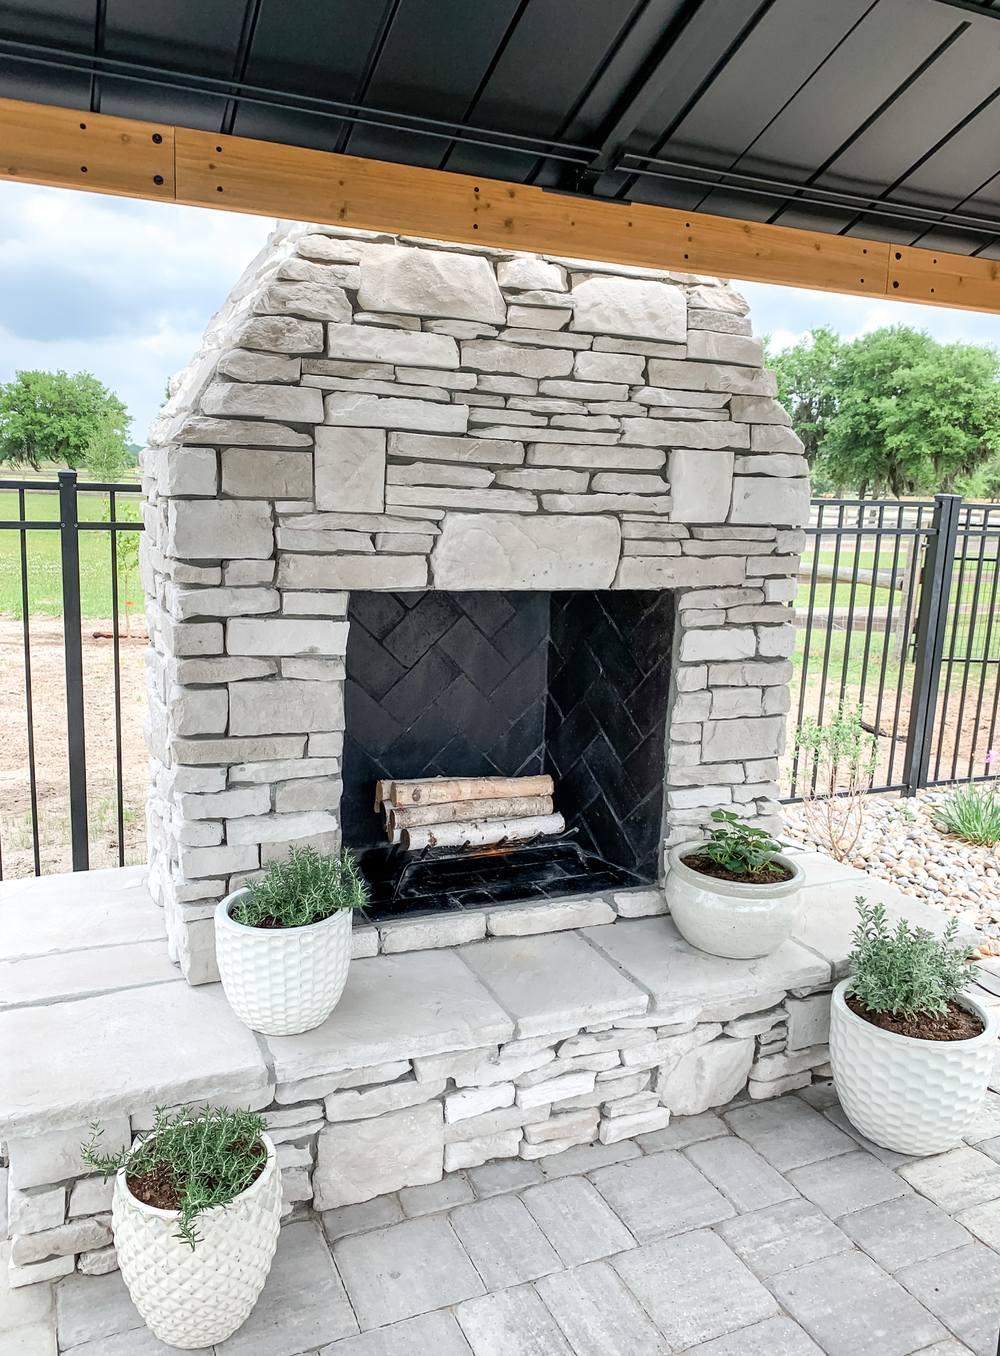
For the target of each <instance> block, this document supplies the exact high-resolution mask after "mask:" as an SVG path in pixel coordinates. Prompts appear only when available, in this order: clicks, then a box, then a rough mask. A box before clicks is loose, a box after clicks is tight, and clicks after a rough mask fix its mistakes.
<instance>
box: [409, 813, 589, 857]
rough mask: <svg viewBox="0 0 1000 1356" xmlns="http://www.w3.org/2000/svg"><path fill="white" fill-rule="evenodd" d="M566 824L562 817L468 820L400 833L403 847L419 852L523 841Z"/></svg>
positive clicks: (563, 827) (558, 829)
mask: <svg viewBox="0 0 1000 1356" xmlns="http://www.w3.org/2000/svg"><path fill="white" fill-rule="evenodd" d="M565 828H566V821H565V820H564V819H563V817H562V815H534V816H532V817H531V818H528V819H488V820H479V819H471V820H469V819H467V820H463V821H462V822H461V823H458V824H430V825H428V826H427V827H426V828H413V829H404V830H403V847H405V848H407V849H408V850H409V851H410V852H419V851H420V850H421V849H422V848H429V847H465V846H467V845H472V846H481V845H484V844H487V843H499V842H501V841H502V840H503V839H508V840H510V841H511V842H514V843H523V842H526V841H527V840H528V839H529V838H537V837H538V836H539V835H540V834H547V833H562V832H563V830H564V829H565Z"/></svg>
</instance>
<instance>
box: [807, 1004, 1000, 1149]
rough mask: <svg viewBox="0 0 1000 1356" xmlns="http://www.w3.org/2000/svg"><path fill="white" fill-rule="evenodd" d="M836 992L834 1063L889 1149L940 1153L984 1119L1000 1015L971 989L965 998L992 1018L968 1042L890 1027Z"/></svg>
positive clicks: (840, 1088)
mask: <svg viewBox="0 0 1000 1356" xmlns="http://www.w3.org/2000/svg"><path fill="white" fill-rule="evenodd" d="M849 982H850V981H849V980H846V979H845V980H842V981H841V982H840V983H839V984H838V985H837V987H836V988H835V989H834V991H833V1000H832V1003H831V1005H830V1063H831V1064H832V1065H833V1081H834V1083H835V1085H836V1088H837V1095H838V1097H839V1098H840V1102H841V1105H842V1106H843V1108H844V1111H845V1113H846V1114H847V1117H848V1119H849V1120H850V1122H851V1124H852V1125H853V1126H855V1127H856V1128H857V1129H858V1130H860V1131H861V1133H862V1134H863V1135H865V1136H867V1138H868V1139H871V1140H874V1141H875V1143H876V1144H880V1145H881V1146H882V1148H883V1149H895V1151H896V1152H897V1153H900V1154H920V1155H923V1154H940V1153H944V1152H945V1150H946V1149H954V1147H955V1146H956V1145H957V1144H960V1143H961V1140H962V1136H963V1135H964V1134H965V1132H966V1130H968V1128H969V1126H970V1125H971V1124H972V1122H973V1121H974V1120H975V1119H976V1115H977V1113H978V1111H979V1108H980V1106H981V1105H982V1101H983V1096H984V1094H985V1092H986V1084H987V1081H988V1079H989V1076H990V1070H991V1069H992V1068H993V1056H994V1054H995V1053H996V1048H997V1019H996V1017H995V1016H994V1015H993V1013H992V1011H991V1010H990V1009H989V1008H985V1007H983V1005H982V1004H981V1003H978V1002H977V1001H976V1000H975V999H974V998H971V997H969V995H968V994H962V995H961V997H960V998H959V999H958V1001H959V1002H960V1003H961V1005H962V1006H963V1007H964V1008H968V1009H969V1011H970V1012H974V1013H975V1014H976V1016H977V1017H980V1018H982V1020H983V1022H984V1023H985V1028H984V1030H983V1031H982V1032H981V1033H980V1034H979V1035H978V1036H973V1037H972V1038H971V1040H967V1041H921V1040H915V1039H914V1037H912V1036H899V1035H897V1034H896V1032H895V1031H883V1030H882V1029H881V1027H877V1026H872V1024H871V1022H866V1021H865V1020H864V1018H862V1017H859V1016H858V1015H857V1014H856V1013H854V1012H852V1011H851V1009H850V1008H849V1007H848V1006H847V1004H846V1003H845V1001H844V994H845V991H846V989H847V985H848V983H849Z"/></svg>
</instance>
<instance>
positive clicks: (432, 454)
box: [389, 378, 524, 466]
mask: <svg viewBox="0 0 1000 1356" xmlns="http://www.w3.org/2000/svg"><path fill="white" fill-rule="evenodd" d="M480 380H483V378H480ZM389 454H390V456H393V457H410V458H414V459H419V460H431V461H455V462H496V463H502V464H504V465H510V466H519V465H520V464H521V462H523V461H524V444H523V443H518V442H504V441H503V440H501V439H499V438H455V437H451V438H449V437H439V436H436V435H434V434H430V433H390V434H389Z"/></svg>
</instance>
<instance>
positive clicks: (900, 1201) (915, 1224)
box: [799, 1154, 988, 1272]
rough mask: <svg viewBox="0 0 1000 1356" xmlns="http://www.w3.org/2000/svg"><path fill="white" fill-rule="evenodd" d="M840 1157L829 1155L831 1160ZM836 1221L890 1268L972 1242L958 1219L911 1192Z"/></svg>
mask: <svg viewBox="0 0 1000 1356" xmlns="http://www.w3.org/2000/svg"><path fill="white" fill-rule="evenodd" d="M853 1157H854V1155H853V1154H850V1155H845V1158H853ZM844 1161H845V1160H844V1159H833V1160H831V1163H842V1162H844ZM799 1171H800V1172H801V1171H805V1169H799ZM982 1208H983V1207H982V1206H974V1207H973V1209H980V1210H981V1209H982ZM828 1213H829V1212H828ZM838 1224H839V1226H840V1228H841V1229H843V1231H844V1233H845V1234H847V1236H848V1238H851V1239H853V1240H854V1242H855V1243H857V1244H858V1246H859V1247H861V1248H863V1249H864V1250H865V1252H867V1253H868V1254H869V1255H870V1256H871V1257H872V1258H873V1259H874V1260H875V1261H876V1262H877V1263H878V1264H879V1266H880V1267H882V1268H883V1269H884V1270H886V1271H890V1272H895V1271H899V1269H900V1268H901V1267H905V1266H911V1265H913V1264H914V1263H917V1262H925V1261H927V1260H928V1259H929V1258H932V1257H939V1256H940V1255H941V1254H942V1253H946V1252H951V1251H952V1249H953V1248H961V1247H964V1246H965V1245H966V1244H968V1243H971V1242H972V1238H971V1235H970V1234H969V1232H968V1230H967V1229H965V1228H963V1227H962V1224H961V1223H958V1222H957V1221H956V1220H953V1219H952V1218H951V1217H950V1216H949V1215H946V1214H945V1212H944V1211H943V1210H941V1209H939V1208H938V1207H937V1206H936V1205H932V1204H931V1202H930V1201H927V1200H924V1198H923V1197H922V1196H918V1195H916V1194H915V1193H913V1192H910V1193H908V1194H906V1195H904V1196H899V1197H896V1198H895V1199H892V1200H883V1201H881V1202H879V1203H878V1204H871V1205H869V1206H867V1207H866V1208H863V1209H859V1210H854V1211H852V1213H850V1214H845V1215H842V1217H841V1218H840V1219H839V1220H838ZM987 1241H988V1240H987Z"/></svg>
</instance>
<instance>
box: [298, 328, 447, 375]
mask: <svg viewBox="0 0 1000 1356" xmlns="http://www.w3.org/2000/svg"><path fill="white" fill-rule="evenodd" d="M326 333H327V347H326V351H327V354H328V355H329V357H331V358H347V359H350V360H352V361H355V362H357V361H362V362H381V363H401V364H404V365H406V366H411V367H443V368H453V367H458V365H459V364H458V345H457V344H456V343H455V340H454V339H451V338H449V337H448V336H447V335H444V334H426V333H424V334H421V333H410V332H408V331H405V330H388V329H376V328H374V327H373V326H365V325H360V326H359V325H327V327H326ZM302 351H303V352H305V350H304V349H303V350H302Z"/></svg>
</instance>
